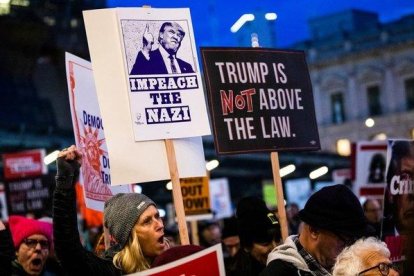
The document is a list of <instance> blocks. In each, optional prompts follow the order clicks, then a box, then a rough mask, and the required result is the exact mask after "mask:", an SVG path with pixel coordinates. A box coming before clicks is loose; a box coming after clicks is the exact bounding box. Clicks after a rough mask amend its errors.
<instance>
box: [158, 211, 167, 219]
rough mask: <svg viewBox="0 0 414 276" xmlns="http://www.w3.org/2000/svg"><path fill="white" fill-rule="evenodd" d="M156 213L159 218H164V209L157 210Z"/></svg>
mask: <svg viewBox="0 0 414 276" xmlns="http://www.w3.org/2000/svg"><path fill="white" fill-rule="evenodd" d="M158 213H159V214H160V217H162V218H163V217H165V214H166V212H165V210H164V209H158Z"/></svg>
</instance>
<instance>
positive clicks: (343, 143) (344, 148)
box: [336, 139, 351, 156]
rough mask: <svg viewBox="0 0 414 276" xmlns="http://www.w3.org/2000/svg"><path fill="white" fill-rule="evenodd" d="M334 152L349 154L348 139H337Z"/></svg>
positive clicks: (343, 154) (349, 144) (342, 154)
mask: <svg viewBox="0 0 414 276" xmlns="http://www.w3.org/2000/svg"><path fill="white" fill-rule="evenodd" d="M336 152H338V154H339V155H341V156H349V155H351V142H350V141H349V140H348V139H339V140H338V141H336Z"/></svg>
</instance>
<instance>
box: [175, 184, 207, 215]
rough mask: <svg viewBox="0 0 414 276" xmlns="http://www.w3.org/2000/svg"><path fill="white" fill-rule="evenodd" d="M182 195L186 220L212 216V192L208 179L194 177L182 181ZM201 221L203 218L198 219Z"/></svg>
mask: <svg viewBox="0 0 414 276" xmlns="http://www.w3.org/2000/svg"><path fill="white" fill-rule="evenodd" d="M180 184H181V193H182V195H183V203H184V210H185V215H186V219H187V220H188V219H189V216H191V217H193V218H192V219H195V218H194V216H196V217H200V216H203V215H210V216H211V207H210V192H209V179H208V177H192V178H182V179H180ZM198 219H201V218H198Z"/></svg>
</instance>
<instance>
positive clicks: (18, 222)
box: [9, 216, 53, 248]
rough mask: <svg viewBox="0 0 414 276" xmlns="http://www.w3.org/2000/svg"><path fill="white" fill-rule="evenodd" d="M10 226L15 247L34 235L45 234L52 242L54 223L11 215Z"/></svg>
mask: <svg viewBox="0 0 414 276" xmlns="http://www.w3.org/2000/svg"><path fill="white" fill-rule="evenodd" d="M9 227H10V232H11V234H12V237H13V243H14V247H15V248H19V246H20V244H21V243H22V242H23V240H24V239H26V238H27V237H30V236H32V235H43V236H45V237H46V238H47V240H48V241H49V243H52V232H53V230H52V228H53V226H52V224H51V223H48V222H43V221H38V220H35V219H31V218H26V217H23V216H9Z"/></svg>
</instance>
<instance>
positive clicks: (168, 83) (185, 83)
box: [129, 75, 198, 92]
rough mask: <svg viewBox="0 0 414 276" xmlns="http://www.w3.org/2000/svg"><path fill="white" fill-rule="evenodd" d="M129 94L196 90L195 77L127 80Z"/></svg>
mask: <svg viewBox="0 0 414 276" xmlns="http://www.w3.org/2000/svg"><path fill="white" fill-rule="evenodd" d="M129 87H130V89H131V92H145V91H163V90H176V89H181V90H184V89H196V88H198V81H197V76H196V75H191V76H180V77H156V78H155V77H154V78H129Z"/></svg>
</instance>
